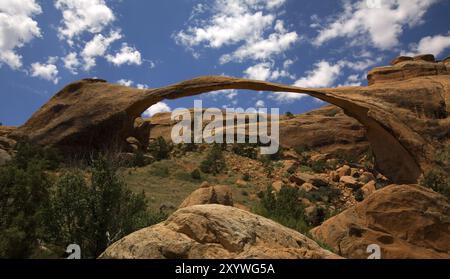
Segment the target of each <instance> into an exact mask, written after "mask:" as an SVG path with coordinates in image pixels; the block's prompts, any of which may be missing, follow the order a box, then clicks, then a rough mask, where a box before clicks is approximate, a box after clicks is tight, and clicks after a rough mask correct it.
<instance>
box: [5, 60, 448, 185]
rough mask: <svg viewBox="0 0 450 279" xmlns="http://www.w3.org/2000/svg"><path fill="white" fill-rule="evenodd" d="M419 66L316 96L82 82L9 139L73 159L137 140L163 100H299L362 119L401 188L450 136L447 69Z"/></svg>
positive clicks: (219, 79) (233, 81) (383, 166)
mask: <svg viewBox="0 0 450 279" xmlns="http://www.w3.org/2000/svg"><path fill="white" fill-rule="evenodd" d="M413 60H414V58H413ZM415 60H417V61H413V62H411V61H405V62H400V64H396V65H394V66H391V67H390V68H382V69H381V70H374V71H372V72H371V73H370V74H369V80H370V84H372V85H371V86H368V87H342V88H325V89H314V90H313V89H306V88H299V87H294V86H288V85H281V84H275V83H270V82H263V81H254V80H247V79H240V78H231V77H223V76H209V77H199V78H194V79H191V80H188V81H184V82H181V83H178V84H174V85H170V86H167V87H162V88H156V89H146V90H139V89H135V88H129V87H124V86H120V85H116V84H109V83H106V82H105V81H102V80H93V79H89V80H82V81H78V82H75V83H72V84H70V85H68V86H66V87H65V88H64V89H62V90H61V91H60V92H59V93H57V94H56V95H55V96H54V97H53V98H52V99H51V100H50V101H49V102H48V103H47V104H46V105H44V106H43V107H42V108H41V109H40V110H39V111H37V112H36V113H35V114H34V115H33V116H32V117H31V118H30V119H29V120H28V121H27V122H26V123H25V124H24V125H23V126H21V127H20V128H19V129H18V130H17V131H15V132H13V134H12V135H13V136H14V137H16V138H19V137H25V136H26V137H28V138H29V139H30V140H31V141H34V142H36V143H38V144H42V145H47V146H48V145H51V146H56V147H59V148H61V149H64V150H67V151H71V152H73V151H83V150H88V151H89V150H92V149H93V148H102V147H105V146H109V147H110V146H111V145H114V144H116V145H119V146H120V145H121V144H123V143H124V142H125V140H126V138H128V137H130V136H133V135H134V133H135V129H134V121H135V119H136V118H138V117H139V116H140V115H141V113H142V112H144V111H145V110H146V109H147V108H148V107H149V106H151V105H153V104H155V103H157V102H159V101H162V100H164V99H176V98H182V97H187V96H193V95H197V94H201V93H205V92H210V91H216V90H222V89H248V90H257V91H273V92H292V93H302V94H308V95H310V96H312V97H315V98H318V99H321V100H323V101H325V102H328V103H331V104H334V105H336V106H338V107H340V108H342V109H343V110H344V112H345V113H346V114H347V115H349V116H351V117H354V118H355V119H357V120H358V121H359V122H360V123H361V124H362V125H364V126H365V128H366V129H367V137H368V140H369V142H370V144H371V147H372V150H373V151H374V154H375V159H376V163H377V167H378V169H379V170H380V171H381V172H382V173H383V174H385V175H386V176H387V177H389V178H390V179H391V180H392V181H394V182H396V183H415V182H416V181H417V179H418V178H419V176H420V175H421V173H422V172H423V171H424V170H426V169H428V168H430V167H431V163H430V162H431V161H432V158H433V155H434V144H439V140H440V138H442V137H448V136H449V131H450V121H449V118H448V113H449V111H450V90H449V88H450V75H448V73H449V71H448V67H449V66H448V61H447V62H427V61H424V59H422V60H420V58H417V59H415ZM426 60H429V59H426ZM402 63H404V66H399V65H403V64H402ZM430 63H431V64H432V65H430ZM399 67H401V69H400V70H399V69H398V68H399ZM430 67H431V68H432V69H434V70H430ZM444 68H445V71H444ZM436 69H440V70H436ZM398 76H401V78H398ZM381 81H383V82H381Z"/></svg>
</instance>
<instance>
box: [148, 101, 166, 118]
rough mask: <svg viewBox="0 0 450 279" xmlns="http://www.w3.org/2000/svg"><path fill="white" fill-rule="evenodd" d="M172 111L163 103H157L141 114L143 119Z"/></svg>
mask: <svg viewBox="0 0 450 279" xmlns="http://www.w3.org/2000/svg"><path fill="white" fill-rule="evenodd" d="M170 111H172V109H171V108H170V107H169V106H168V105H167V104H166V103H164V102H159V103H156V104H154V105H153V106H151V107H149V108H148V109H147V110H146V111H145V112H144V113H143V114H142V116H143V117H152V116H153V115H155V114H157V113H160V112H170Z"/></svg>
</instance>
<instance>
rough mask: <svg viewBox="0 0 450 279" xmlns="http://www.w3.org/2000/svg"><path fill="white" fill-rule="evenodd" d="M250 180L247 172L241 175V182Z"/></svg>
mask: <svg viewBox="0 0 450 279" xmlns="http://www.w3.org/2000/svg"><path fill="white" fill-rule="evenodd" d="M250 179H251V176H250V174H249V173H248V172H246V173H244V174H243V175H242V180H244V181H247V182H248V181H250Z"/></svg>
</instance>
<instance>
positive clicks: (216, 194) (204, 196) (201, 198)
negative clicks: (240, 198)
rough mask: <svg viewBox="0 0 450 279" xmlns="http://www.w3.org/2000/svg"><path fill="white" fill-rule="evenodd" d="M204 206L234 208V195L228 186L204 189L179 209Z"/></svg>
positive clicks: (193, 194) (188, 199)
mask: <svg viewBox="0 0 450 279" xmlns="http://www.w3.org/2000/svg"><path fill="white" fill-rule="evenodd" d="M202 204H222V205H227V206H233V194H232V192H231V188H230V187H229V186H227V185H216V186H208V187H202V188H199V189H197V190H195V191H194V192H192V193H191V194H190V195H189V196H188V197H187V198H186V199H185V200H184V201H183V202H182V203H181V205H180V206H179V208H184V207H189V206H193V205H202Z"/></svg>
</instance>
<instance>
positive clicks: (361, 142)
mask: <svg viewBox="0 0 450 279" xmlns="http://www.w3.org/2000/svg"><path fill="white" fill-rule="evenodd" d="M145 121H146V122H147V123H149V126H150V132H149V137H150V139H156V138H158V137H163V138H164V139H165V140H166V141H171V132H172V128H173V126H174V125H175V124H176V121H173V120H171V113H167V112H163V113H158V114H156V115H154V116H153V117H151V118H149V119H146V120H145ZM206 124H207V123H206V122H205V123H204V125H206ZM279 125H280V144H281V146H283V147H285V148H295V147H298V146H305V147H309V148H311V149H314V150H315V151H317V152H320V153H327V154H333V155H342V154H351V155H355V156H356V155H359V154H362V153H364V152H366V151H367V150H368V148H369V142H368V141H367V138H366V130H365V128H364V126H363V125H361V124H360V123H359V122H358V121H356V119H354V118H351V117H348V116H347V115H345V114H344V112H343V111H342V109H340V108H338V107H336V106H326V107H323V108H320V109H317V110H314V111H311V112H308V113H305V114H300V115H295V116H294V117H292V118H290V117H285V116H281V117H280V123H279ZM246 132H247V133H248V129H247V130H246Z"/></svg>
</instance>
